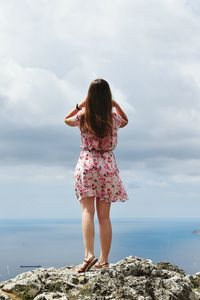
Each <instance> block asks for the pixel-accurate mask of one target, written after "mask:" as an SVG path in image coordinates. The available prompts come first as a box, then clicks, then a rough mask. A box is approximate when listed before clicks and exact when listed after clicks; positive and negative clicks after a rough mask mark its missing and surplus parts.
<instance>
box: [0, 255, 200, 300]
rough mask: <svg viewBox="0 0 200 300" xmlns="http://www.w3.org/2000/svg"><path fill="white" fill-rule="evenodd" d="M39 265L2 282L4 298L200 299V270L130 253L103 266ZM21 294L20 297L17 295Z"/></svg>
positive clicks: (97, 299)
mask: <svg viewBox="0 0 200 300" xmlns="http://www.w3.org/2000/svg"><path fill="white" fill-rule="evenodd" d="M76 267H77V266H67V267H64V268H60V269H55V268H48V269H44V268H39V269H36V270H33V271H31V272H27V273H22V274H20V275H18V276H16V277H15V278H13V279H10V280H8V281H4V282H1V283H0V287H1V292H0V300H10V299H12V300H14V299H15V300H17V299H19V298H20V299H22V300H32V299H34V300H53V299H59V300H68V299H69V300H86V299H87V300H104V299H105V300H109V299H110V300H111V299H112V300H125V299H133V300H134V299H135V300H179V299H180V300H200V273H196V274H194V275H187V274H185V272H184V271H183V270H181V269H180V268H179V267H178V266H175V265H172V264H170V263H168V262H160V263H157V264H156V263H153V262H152V260H150V259H144V258H139V257H136V256H128V257H126V258H124V259H122V260H120V261H118V262H117V263H115V264H110V267H109V268H107V269H102V270H95V269H94V268H92V269H91V270H90V271H89V272H86V273H77V272H76V270H75V269H76ZM17 297H18V298H17Z"/></svg>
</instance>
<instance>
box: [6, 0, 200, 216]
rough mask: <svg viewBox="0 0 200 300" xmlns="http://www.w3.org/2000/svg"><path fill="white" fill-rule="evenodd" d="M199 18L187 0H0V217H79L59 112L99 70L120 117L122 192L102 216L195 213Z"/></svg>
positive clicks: (69, 132) (67, 136)
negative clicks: (123, 119)
mask: <svg viewBox="0 0 200 300" xmlns="http://www.w3.org/2000/svg"><path fill="white" fill-rule="evenodd" d="M199 15H200V4H199V2H198V1H194V0H188V1H184V0H176V1H174V0H162V1H160V0H148V1H146V0H114V1H113V0H108V1H97V0H93V1H91V0H88V1H84V2H83V1H81V0H76V1H74V0H50V1H47V0H37V1H31V0H20V1H15V0H9V1H7V0H0V44H1V47H0V203H1V207H0V218H81V209H80V203H79V202H78V200H77V199H76V197H75V192H74V178H73V174H74V168H75V165H76V162H77V160H78V157H79V152H80V132H79V129H78V128H71V127H68V126H67V125H66V124H65V123H64V117H65V115H66V114H67V113H68V111H70V110H71V109H72V108H74V107H75V105H76V103H79V102H80V101H81V100H82V99H83V98H84V97H85V96H86V95H87V90H88V87H89V84H90V82H91V81H92V80H93V79H95V78H99V77H101V78H104V79H106V80H107V81H108V82H109V84H110V87H111V90H112V94H113V98H114V99H116V100H117V101H118V102H119V103H120V105H121V106H122V108H123V109H124V110H125V112H126V113H127V115H128V118H129V123H128V125H127V126H126V127H125V128H122V129H120V130H119V140H118V147H117V149H116V150H115V156H116V159H117V163H118V167H119V169H120V176H121V178H122V180H123V183H124V186H125V188H126V190H127V193H128V196H129V200H128V201H127V202H122V203H120V202H117V203H112V206H111V217H113V218H137V217H142V218H147V217H159V218H164V217H176V218H180V217H189V218H196V217H199V213H200V199H199V198H200V197H199V195H200V39H199V32H200V18H199Z"/></svg>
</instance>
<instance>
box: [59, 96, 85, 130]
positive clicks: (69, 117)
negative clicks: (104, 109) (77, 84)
mask: <svg viewBox="0 0 200 300" xmlns="http://www.w3.org/2000/svg"><path fill="white" fill-rule="evenodd" d="M85 99H86V98H84V100H83V101H81V103H80V104H79V105H78V106H79V108H81V109H82V108H83V107H84V106H85ZM77 112H78V110H77V109H76V107H75V108H74V109H73V110H71V111H70V112H69V113H68V114H67V115H66V116H65V118H64V122H65V123H66V124H67V125H69V126H72V127H73V126H75V125H74V118H73V116H75V115H76V114H77Z"/></svg>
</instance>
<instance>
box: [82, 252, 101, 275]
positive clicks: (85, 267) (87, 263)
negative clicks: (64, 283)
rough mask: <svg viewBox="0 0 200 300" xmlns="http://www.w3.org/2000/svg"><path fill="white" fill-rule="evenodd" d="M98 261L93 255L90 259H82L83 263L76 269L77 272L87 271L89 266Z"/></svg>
mask: <svg viewBox="0 0 200 300" xmlns="http://www.w3.org/2000/svg"><path fill="white" fill-rule="evenodd" d="M97 261H98V259H97V258H96V257H95V256H92V257H91V258H90V259H88V260H86V259H84V260H83V265H82V266H81V267H80V268H79V269H78V270H77V272H78V273H82V272H87V271H89V270H90V269H91V267H92V266H93V265H94V264H95V263H96V262H97Z"/></svg>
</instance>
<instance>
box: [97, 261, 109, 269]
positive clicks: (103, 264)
mask: <svg viewBox="0 0 200 300" xmlns="http://www.w3.org/2000/svg"><path fill="white" fill-rule="evenodd" d="M94 267H95V269H104V268H108V267H109V262H105V263H100V261H98V262H97V263H96V264H95V266H94Z"/></svg>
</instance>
